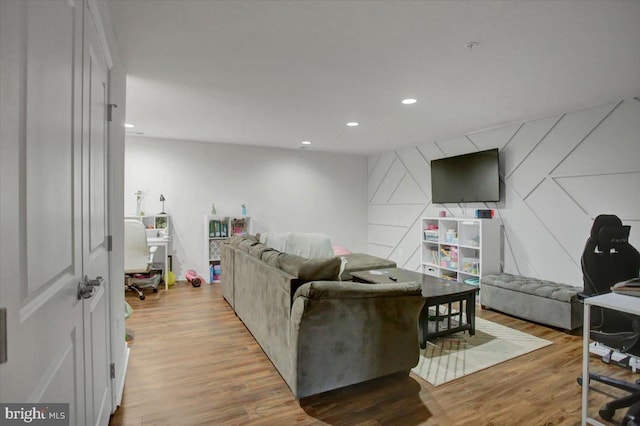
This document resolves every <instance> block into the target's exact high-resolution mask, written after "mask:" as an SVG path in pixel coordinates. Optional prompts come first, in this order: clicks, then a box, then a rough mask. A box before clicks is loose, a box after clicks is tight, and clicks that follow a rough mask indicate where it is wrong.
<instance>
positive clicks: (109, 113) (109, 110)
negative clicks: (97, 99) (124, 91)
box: [107, 104, 118, 121]
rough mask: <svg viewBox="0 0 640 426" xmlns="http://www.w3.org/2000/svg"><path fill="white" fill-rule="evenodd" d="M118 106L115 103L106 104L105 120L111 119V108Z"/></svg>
mask: <svg viewBox="0 0 640 426" xmlns="http://www.w3.org/2000/svg"><path fill="white" fill-rule="evenodd" d="M114 108H118V105H116V104H107V121H113V120H112V119H113V109H114Z"/></svg>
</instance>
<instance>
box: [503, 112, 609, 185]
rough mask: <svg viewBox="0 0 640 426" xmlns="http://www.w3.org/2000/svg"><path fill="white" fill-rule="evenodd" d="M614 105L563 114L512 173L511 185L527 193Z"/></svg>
mask: <svg viewBox="0 0 640 426" xmlns="http://www.w3.org/2000/svg"><path fill="white" fill-rule="evenodd" d="M613 107H614V105H613V104H609V105H605V106H603V107H599V108H590V109H587V110H582V111H576V112H574V113H570V114H566V115H564V116H563V117H562V118H561V119H560V121H559V122H558V124H556V126H555V127H554V129H553V132H551V133H550V134H548V135H547V137H545V138H544V139H543V140H542V141H540V143H539V144H538V146H537V147H536V149H535V150H534V151H533V152H532V153H531V154H530V155H529V156H528V157H527V160H526V161H524V162H523V163H522V164H520V167H518V168H517V169H516V170H515V171H514V172H513V173H512V174H511V176H510V177H509V185H510V186H511V187H513V189H515V191H516V192H517V193H518V194H520V196H521V197H523V198H526V197H527V195H528V194H529V193H530V192H531V191H532V190H533V188H535V187H536V185H538V184H539V183H540V182H542V180H543V179H544V178H545V177H546V176H547V175H548V174H549V172H551V171H552V170H553V169H554V168H555V167H556V166H557V165H558V164H559V163H560V162H561V161H562V160H563V159H564V158H565V157H566V156H567V154H569V153H570V152H571V150H572V149H574V148H575V147H576V146H577V145H578V144H579V143H580V142H581V141H582V140H583V139H584V138H585V137H586V136H587V135H588V134H589V132H591V131H592V130H593V129H594V128H595V127H596V126H597V125H598V123H599V122H600V121H602V119H603V118H604V117H605V116H606V115H607V114H608V113H609V112H611V109H612V108H613Z"/></svg>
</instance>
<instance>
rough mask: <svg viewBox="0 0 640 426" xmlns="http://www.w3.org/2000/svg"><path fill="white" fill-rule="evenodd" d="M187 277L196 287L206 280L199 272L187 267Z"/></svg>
mask: <svg viewBox="0 0 640 426" xmlns="http://www.w3.org/2000/svg"><path fill="white" fill-rule="evenodd" d="M185 277H186V278H187V281H189V282H190V283H191V285H192V286H194V287H200V284H202V283H203V282H204V278H202V277H201V276H200V275H198V273H197V272H196V271H194V270H193V269H187V272H186V273H185Z"/></svg>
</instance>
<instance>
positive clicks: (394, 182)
mask: <svg viewBox="0 0 640 426" xmlns="http://www.w3.org/2000/svg"><path fill="white" fill-rule="evenodd" d="M405 174H407V172H406V171H405V168H404V167H403V166H402V163H401V162H400V161H398V159H397V158H394V159H393V161H392V162H391V165H390V166H389V168H388V169H387V172H386V173H385V176H384V179H383V180H382V181H381V182H380V185H378V187H377V188H376V189H375V190H374V192H373V194H372V195H370V196H369V202H370V203H386V202H388V201H389V200H390V199H391V197H392V196H393V194H394V192H395V191H396V189H397V188H398V185H400V182H401V181H402V179H403V178H404V175H405Z"/></svg>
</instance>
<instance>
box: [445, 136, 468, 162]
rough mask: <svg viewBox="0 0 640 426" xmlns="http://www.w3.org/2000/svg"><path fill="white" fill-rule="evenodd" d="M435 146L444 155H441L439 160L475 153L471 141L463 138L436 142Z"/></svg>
mask: <svg viewBox="0 0 640 426" xmlns="http://www.w3.org/2000/svg"><path fill="white" fill-rule="evenodd" d="M436 144H437V145H438V146H439V147H440V149H441V150H442V151H443V152H444V154H442V155H441V156H440V158H442V157H450V156H452V155H460V154H466V153H467V152H473V151H477V149H476V147H475V146H474V145H473V144H472V143H471V141H470V140H469V139H467V138H466V137H464V136H462V137H459V138H455V139H449V140H446V141H438V142H436Z"/></svg>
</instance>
